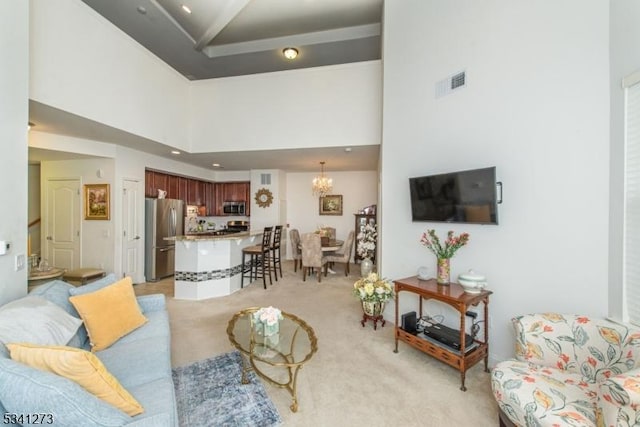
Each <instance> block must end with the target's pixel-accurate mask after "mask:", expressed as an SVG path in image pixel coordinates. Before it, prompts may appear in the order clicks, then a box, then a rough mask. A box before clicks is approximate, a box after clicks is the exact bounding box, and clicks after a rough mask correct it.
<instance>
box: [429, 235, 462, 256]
mask: <svg viewBox="0 0 640 427" xmlns="http://www.w3.org/2000/svg"><path fill="white" fill-rule="evenodd" d="M468 242H469V233H461V234H460V235H459V236H454V235H453V231H452V230H450V231H449V232H448V233H447V240H445V242H444V245H442V244H441V243H440V239H439V238H438V236H437V235H436V230H427V231H426V232H424V233H422V237H421V238H420V243H421V244H422V245H424V246H426V247H427V248H428V249H429V250H430V251H431V252H433V253H434V254H435V255H436V256H437V257H438V258H452V257H453V255H455V253H456V251H457V250H458V249H460V248H461V247H463V246H464V245H466V244H467V243H468Z"/></svg>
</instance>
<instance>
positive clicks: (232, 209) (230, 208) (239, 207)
mask: <svg viewBox="0 0 640 427" xmlns="http://www.w3.org/2000/svg"><path fill="white" fill-rule="evenodd" d="M244 207H245V202H224V203H223V204H222V212H223V213H224V214H225V215H244V212H245V210H244Z"/></svg>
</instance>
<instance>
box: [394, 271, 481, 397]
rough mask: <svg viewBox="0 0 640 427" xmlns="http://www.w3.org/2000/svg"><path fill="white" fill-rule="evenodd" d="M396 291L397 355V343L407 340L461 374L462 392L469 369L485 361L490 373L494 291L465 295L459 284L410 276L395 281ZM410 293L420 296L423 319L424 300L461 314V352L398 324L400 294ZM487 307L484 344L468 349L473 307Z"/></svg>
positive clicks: (420, 315) (479, 342) (396, 349)
mask: <svg viewBox="0 0 640 427" xmlns="http://www.w3.org/2000/svg"><path fill="white" fill-rule="evenodd" d="M394 283H395V292H396V325H395V340H396V348H395V350H394V353H397V352H398V340H400V341H404V342H406V343H407V344H409V345H410V346H412V347H415V348H417V349H418V350H421V351H423V352H424V353H427V354H428V355H430V356H433V357H435V358H436V359H438V360H440V361H441V362H444V363H446V364H448V365H450V366H452V367H454V368H456V369H457V370H459V371H460V381H461V386H460V390H462V391H466V390H467V388H466V387H465V385H464V380H465V375H466V372H467V370H468V369H469V368H471V367H472V366H473V365H475V364H476V363H478V362H479V361H480V360H482V359H483V358H484V369H485V371H486V372H489V326H488V324H487V323H488V319H489V295H491V294H492V292H491V291H481V292H480V293H477V294H470V293H466V292H465V291H464V289H462V287H461V286H460V285H459V284H457V283H451V284H449V285H447V286H444V285H438V284H437V283H436V280H435V279H429V280H420V279H418V278H417V277H416V276H412V277H407V278H405V279H400V280H396V281H394ZM402 291H404V292H410V293H413V294H416V295H419V296H420V307H419V315H418V316H419V317H422V301H423V299H426V300H428V299H433V300H436V301H440V302H443V303H445V304H448V305H450V306H451V307H453V308H454V309H455V310H456V311H458V312H459V313H460V350H459V351H458V350H456V349H454V348H452V347H449V346H447V345H445V344H441V343H438V342H435V341H432V340H429V339H426V338H423V337H421V336H418V335H415V334H412V333H409V332H406V331H405V330H404V329H402V328H401V327H400V326H401V325H400V323H399V320H400V319H399V316H400V314H399V312H398V310H399V308H398V306H399V303H398V301H399V299H400V292H402ZM480 303H483V305H484V319H482V320H484V336H483V338H484V341H480V340H478V339H475V340H474V345H475V347H474V348H472V349H471V350H466V349H465V317H466V312H467V310H468V309H469V307H471V306H477V305H478V304H480Z"/></svg>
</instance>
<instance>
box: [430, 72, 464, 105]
mask: <svg viewBox="0 0 640 427" xmlns="http://www.w3.org/2000/svg"><path fill="white" fill-rule="evenodd" d="M466 84H467V75H466V72H465V71H461V72H459V73H456V74H454V75H452V76H449V77H447V78H446V79H444V80H440V81H439V82H437V83H436V98H440V97H442V96H445V95H449V94H450V93H452V92H453V91H455V90H457V89H462V88H463V87H465V85H466Z"/></svg>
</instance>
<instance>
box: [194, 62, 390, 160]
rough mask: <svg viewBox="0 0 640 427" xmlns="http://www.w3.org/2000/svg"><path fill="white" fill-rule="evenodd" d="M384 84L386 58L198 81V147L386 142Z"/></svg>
mask: <svg viewBox="0 0 640 427" xmlns="http://www.w3.org/2000/svg"><path fill="white" fill-rule="evenodd" d="M380 82H381V65H380V61H370V62H358V63H353V64H344V65H334V66H327V67H317V68H308V69H302V70H293V71H281V72H277V73H264V74H254V75H250V76H240V77H229V78H221V79H212V80H200V81H196V82H192V83H191V90H190V93H191V108H190V110H191V112H192V115H193V117H192V121H191V133H190V139H191V141H192V149H193V151H194V152H207V151H238V150H265V149H280V148H308V147H324V146H343V145H350V146H357V145H371V144H379V143H380V125H379V124H380V122H381V115H380V114H381V111H382V109H381V102H382V100H381V92H380V90H379V88H380ZM214 148H215V149H214Z"/></svg>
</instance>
